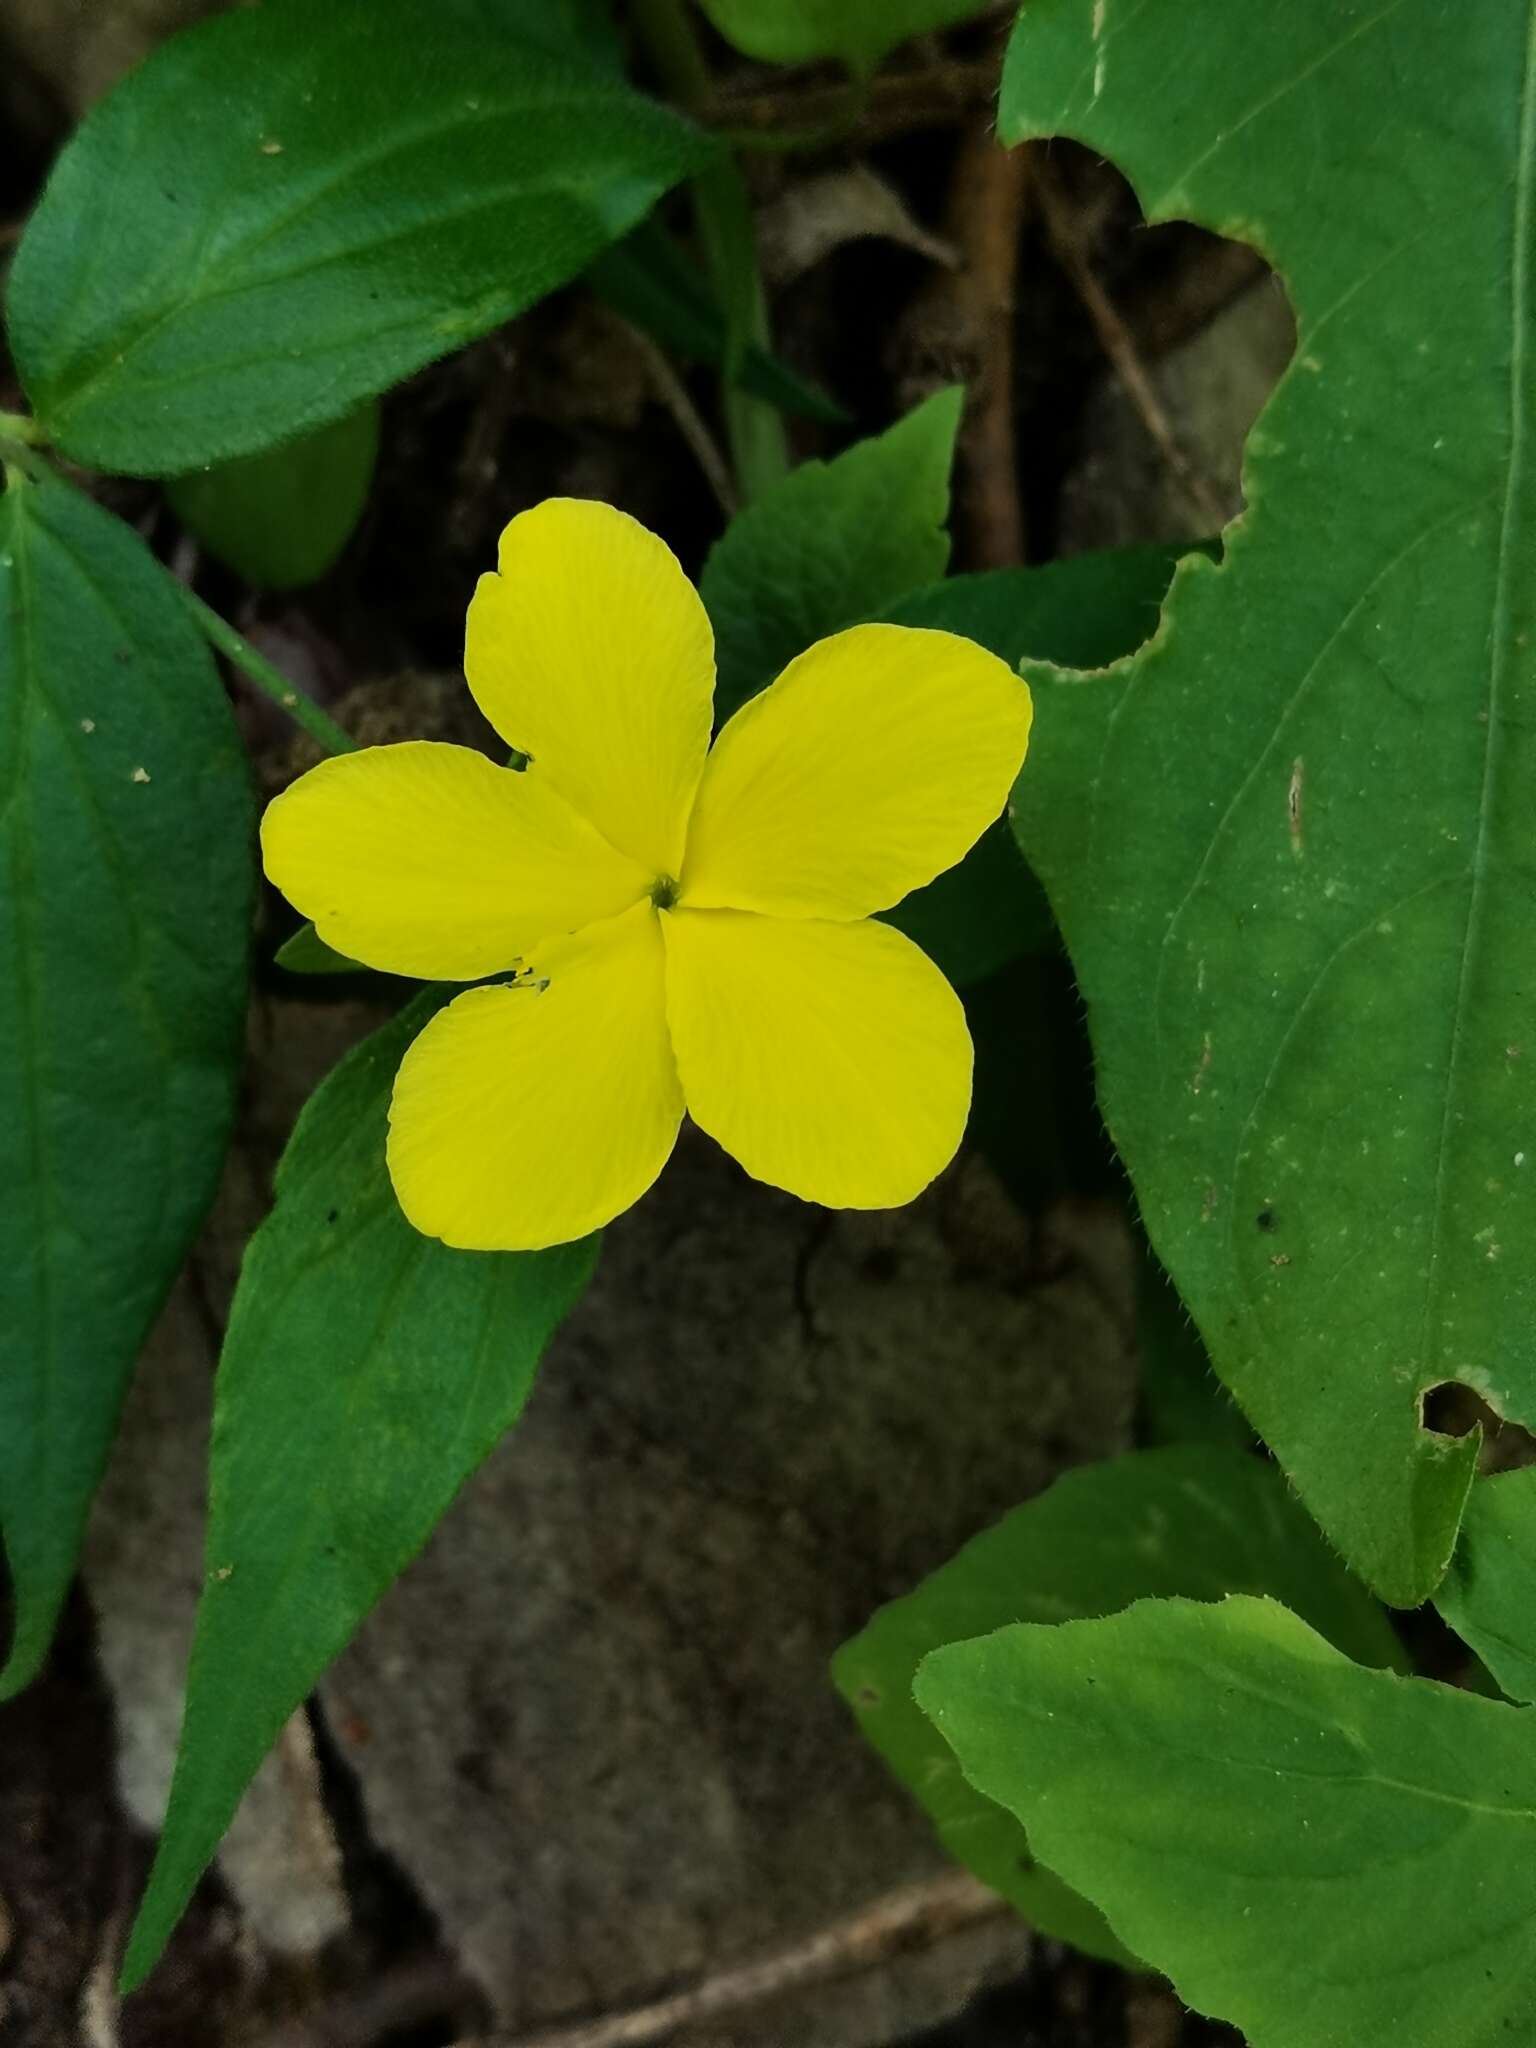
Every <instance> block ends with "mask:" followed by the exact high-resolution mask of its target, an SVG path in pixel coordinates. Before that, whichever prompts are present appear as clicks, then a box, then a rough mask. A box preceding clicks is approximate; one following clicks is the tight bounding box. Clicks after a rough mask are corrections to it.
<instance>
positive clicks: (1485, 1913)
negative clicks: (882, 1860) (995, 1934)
mask: <svg viewBox="0 0 1536 2048" xmlns="http://www.w3.org/2000/svg"><path fill="white" fill-rule="evenodd" d="M917 1697H918V1700H919V1702H920V1704H921V1705H922V1707H923V1708H924V1710H925V1711H926V1712H927V1713H929V1714H930V1715H932V1716H933V1718H934V1720H935V1722H936V1723H937V1725H938V1727H939V1728H940V1730H941V1731H942V1732H943V1734H944V1736H945V1738H946V1740H947V1741H948V1742H949V1743H950V1744H951V1746H952V1747H953V1749H954V1751H955V1754H956V1756H957V1757H958V1758H959V1761H960V1765H961V1768H962V1769H963V1770H964V1771H965V1773H966V1776H967V1777H968V1778H969V1779H970V1781H971V1782H972V1784H973V1785H974V1786H975V1787H976V1788H977V1789H978V1791H979V1792H981V1793H982V1794H984V1795H985V1796H986V1797H987V1798H989V1799H993V1800H995V1801H997V1803H998V1804H999V1805H1002V1806H1005V1807H1007V1808H1008V1810H1009V1811H1010V1812H1011V1813H1013V1814H1015V1815H1016V1816H1017V1818H1018V1819H1019V1820H1020V1821H1021V1822H1022V1823H1023V1824H1024V1825H1025V1826H1026V1827H1027V1828H1028V1829H1029V1834H1030V1840H1031V1841H1032V1842H1033V1843H1034V1845H1035V1848H1036V1849H1037V1850H1038V1852H1039V1853H1040V1854H1041V1855H1042V1856H1044V1857H1045V1858H1046V1860H1047V1861H1048V1862H1050V1863H1051V1864H1052V1865H1053V1866H1054V1867H1055V1868H1056V1869H1058V1870H1059V1871H1060V1872H1061V1873H1062V1875H1063V1876H1064V1877H1066V1878H1067V1879H1069V1880H1070V1881H1071V1882H1072V1883H1073V1884H1075V1885H1077V1886H1078V1887H1079V1888H1080V1889H1081V1890H1082V1891H1083V1892H1085V1893H1086V1894H1087V1895H1088V1896H1089V1897H1090V1898H1092V1899H1093V1900H1094V1901H1095V1902H1096V1904H1098V1905H1099V1906H1101V1907H1102V1908H1103V1910H1104V1912H1105V1914H1106V1915H1107V1916H1108V1919H1109V1921H1110V1924H1111V1925H1112V1926H1113V1927H1114V1929H1115V1931H1116V1933H1117V1934H1118V1935H1119V1936H1120V1937H1121V1939H1122V1940H1123V1941H1125V1942H1126V1943H1128V1944H1129V1946H1130V1947H1131V1948H1132V1949H1134V1950H1135V1952H1136V1953H1137V1954H1138V1955H1142V1956H1145V1957H1146V1958H1147V1959H1148V1960H1149V1961H1151V1962H1154V1963H1156V1964H1157V1965H1158V1967H1159V1968H1161V1969H1165V1970H1166V1971H1167V1972H1168V1974H1169V1975H1170V1976H1171V1977H1172V1979H1173V1981H1174V1984H1175V1986H1176V1987H1177V1989H1178V1991H1179V1993H1180V1995H1181V1996H1182V1997H1183V1998H1184V1999H1185V2000H1186V2001H1187V2002H1188V2003H1189V2004H1190V2005H1192V2006H1194V2007H1195V2009H1196V2010H1197V2011H1200V2012H1208V2013H1215V2014H1218V2015H1219V2016H1220V2017H1222V2018H1224V2019H1228V2020H1231V2021H1233V2022H1234V2023H1235V2024H1236V2025H1237V2026H1239V2027H1241V2028H1242V2030H1243V2034H1244V2037H1245V2038H1246V2039H1247V2040H1248V2041H1249V2042H1250V2043H1251V2044H1252V2048H1367V2044H1369V2048H1377V2044H1379V2043H1395V2044H1397V2048H1450V2044H1452V2043H1454V2044H1455V2048H1512V2044H1513V2043H1515V2042H1521V2041H1527V2040H1529V2039H1531V2037H1532V2034H1533V2030H1536V1969H1533V1967H1532V1961H1531V1947H1530V1940H1529V1936H1528V1933H1527V1930H1528V1929H1529V1927H1530V1925H1531V1923H1532V1917H1533V1915H1536V1750H1533V1747H1532V1743H1531V1715H1530V1713H1529V1712H1528V1711H1527V1710H1526V1709H1523V1708H1518V1707H1511V1706H1507V1705H1504V1704H1502V1703H1500V1702H1497V1701H1492V1700H1485V1699H1480V1698H1478V1697H1476V1696H1475V1695H1473V1694H1471V1693H1465V1692H1458V1691H1455V1690H1454V1689H1453V1688H1452V1687H1450V1686H1444V1685H1435V1684H1432V1683H1430V1682H1429V1681H1428V1680H1426V1679H1404V1678H1399V1677H1397V1676H1395V1675H1394V1674H1392V1673H1390V1672H1386V1671H1371V1670H1366V1669H1363V1668H1362V1667H1361V1666H1360V1665H1358V1664H1352V1663H1350V1661H1349V1659H1348V1658H1347V1657H1344V1656H1341V1655H1340V1654H1339V1652H1338V1651H1337V1650H1335V1649H1333V1648H1331V1647H1330V1645H1329V1644H1328V1643H1326V1642H1325V1641H1324V1640H1323V1638H1322V1637H1321V1636H1319V1635H1314V1633H1313V1632H1312V1630H1311V1629H1310V1628H1308V1627H1307V1625H1306V1624H1305V1623H1304V1622H1302V1621H1299V1620H1298V1619H1297V1618H1296V1616H1295V1615H1293V1614H1288V1613H1287V1612H1286V1610H1285V1609H1284V1608H1283V1607H1279V1606H1276V1605H1275V1604H1274V1603H1273V1602H1271V1601H1268V1600H1251V1599H1244V1598H1236V1599H1231V1600H1227V1601H1224V1602H1223V1603H1222V1604H1221V1605H1220V1606H1219V1607H1208V1606H1201V1605H1199V1604H1197V1603H1194V1602H1190V1601H1184V1600H1176V1601H1151V1600H1148V1601H1143V1602H1141V1603H1140V1604H1139V1605H1137V1606H1135V1607H1132V1608H1130V1609H1128V1610H1127V1611H1126V1612H1125V1613H1123V1614H1118V1615H1116V1616H1115V1617H1114V1618H1113V1619H1112V1620H1107V1621H1073V1622H1068V1623H1066V1624H1065V1625H1064V1626H1062V1627H1059V1628H1042V1627H1021V1628H1006V1629H1001V1630H999V1632H998V1633H997V1634H996V1635H992V1636H987V1637H985V1638H983V1639H982V1640H980V1641H977V1642H968V1643H956V1644H954V1645H952V1646H951V1647H950V1648H947V1649H942V1650H937V1651H935V1652H934V1653H933V1655H932V1656H930V1657H928V1658H927V1659H926V1660H925V1662H924V1664H923V1667H922V1669H921V1671H920V1672H919V1673H918V1679H917Z"/></svg>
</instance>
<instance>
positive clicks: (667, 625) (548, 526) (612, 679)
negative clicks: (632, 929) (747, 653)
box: [464, 498, 715, 877]
mask: <svg viewBox="0 0 1536 2048" xmlns="http://www.w3.org/2000/svg"><path fill="white" fill-rule="evenodd" d="M464 672H465V674H466V675H467V676H468V678H469V687H470V689H471V690H472V691H473V692H474V695H475V702H476V703H477V704H478V705H479V706H480V709H481V710H482V711H483V712H484V713H485V715H486V717H487V718H488V719H489V720H490V721H491V723H492V725H494V726H495V728H496V730H497V731H498V732H499V733H500V734H501V735H502V737H503V738H504V739H505V740H506V741H507V742H508V744H509V745H511V746H514V747H520V748H521V749H522V750H523V752H525V753H527V754H531V755H532V756H533V761H534V765H535V767H537V768H539V769H541V770H542V771H543V772H544V773H545V774H546V775H547V776H548V777H549V778H550V780H551V781H552V782H554V783H555V784H556V785H557V786H558V787H559V789H560V790H561V791H563V793H564V794H565V795H566V796H567V797H568V798H569V799H570V801H571V803H572V804H574V805H575V807H576V809H577V810H578V811H580V812H581V814H582V816H583V817H585V818H589V819H590V820H591V821H592V823H593V824H594V825H595V826H596V827H597V829H598V830H599V831H600V832H601V833H602V834H603V835H604V836H605V837H606V838H607V839H609V840H611V841H612V843H613V844H614V845H615V846H617V847H619V848H620V849H621V850H622V851H623V852H625V853H627V854H628V855H630V856H631V858H632V859H634V860H637V861H639V862H640V863H641V864H642V865H643V866H644V867H646V868H647V869H648V870H649V872H650V873H651V874H652V875H654V876H660V875H668V876H673V877H675V876H676V874H677V871H678V868H679V865H680V864H681V861H682V857H683V835H684V831H685V829H686V826H687V822H688V812H689V809H690V807H691V805H692V803H693V796H694V791H695V790H696V789H697V787H698V782H699V775H700V773H701V771H702V769H703V766H704V754H705V750H706V748H707V747H708V745H709V727H710V715H711V711H710V707H711V704H712V701H713V697H714V689H715V641H714V634H713V633H712V632H711V630H710V624H709V619H708V617H707V615H706V613H705V610H704V606H703V604H702V603H701V602H700V600H699V596H698V593H697V591H695V589H694V588H693V585H692V584H691V583H690V582H689V581H688V579H687V577H686V576H685V575H684V574H683V572H682V570H681V569H680V568H679V567H678V564H677V560H676V558H675V557H674V556H673V554H672V552H671V550H670V549H669V548H668V547H667V546H666V544H665V543H664V542H663V541H660V540H658V539H657V538H656V536H655V534H653V533H648V532H647V531H646V529H645V528H644V527H643V526H641V525H640V524H639V523H638V522H637V521H636V520H633V519H631V518H630V517H629V516H628V514H627V513H624V512H619V511H616V510H615V509H614V507H613V506H612V505H602V504H598V503H597V502H596V501H595V500H586V499H579V498H549V499H546V500H545V502H544V503H543V504H541V505H535V506H534V508H533V510H532V511H531V512H522V513H519V514H518V516H517V518H516V519H514V520H513V521H512V523H511V525H510V526H508V527H507V529H506V531H505V532H504V533H503V534H502V536H501V549H500V556H499V573H498V574H495V575H488V576H482V577H481V579H480V583H479V587H478V588H477V589H476V591H475V596H474V601H473V603H472V604H471V605H470V608H469V625H468V630H467V633H466V637H465V645H464Z"/></svg>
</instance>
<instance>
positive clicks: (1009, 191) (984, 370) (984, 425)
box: [949, 125, 1029, 569]
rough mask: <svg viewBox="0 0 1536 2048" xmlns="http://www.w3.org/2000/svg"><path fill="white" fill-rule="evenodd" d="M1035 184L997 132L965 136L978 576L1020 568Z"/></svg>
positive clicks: (967, 460) (967, 529) (969, 501)
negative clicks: (1022, 317) (1018, 403)
mask: <svg viewBox="0 0 1536 2048" xmlns="http://www.w3.org/2000/svg"><path fill="white" fill-rule="evenodd" d="M1028 183H1029V160H1028V158H1027V157H1026V155H1025V153H1024V151H1023V150H1007V149H1003V148H1002V147H1000V145H999V144H998V142H997V139H996V137H995V136H994V135H993V134H992V132H991V129H990V126H981V125H977V126H975V127H973V128H972V129H971V131H970V132H969V134H967V136H966V138H965V140H964V142H963V143H962V144H961V147H960V154H959V157H958V160H957V161H956V164H955V174H954V183H953V185H952V187H951V189H950V200H949V225H950V233H951V235H952V237H953V238H954V240H955V242H956V243H957V244H958V246H959V249H960V255H961V261H960V268H959V270H958V271H957V272H956V273H955V278H954V291H955V295H956V298H957V301H958V304H959V310H960V317H961V322H962V325H963V327H964V329H965V330H966V331H968V332H969V333H970V334H971V335H973V336H974V342H973V349H974V354H973V362H974V369H973V371H972V375H971V378H970V381H969V383H968V385H967V387H966V407H965V418H964V421H963V422H962V424H961V428H960V441H959V458H960V472H961V475H960V490H959V492H958V495H957V500H956V512H957V515H958V523H959V526H960V541H961V546H962V550H963V554H964V559H965V562H966V564H967V566H968V567H970V568H973V569H1005V568H1010V567H1012V566H1013V565H1014V564H1015V563H1018V562H1022V561H1023V559H1024V552H1025V532H1024V513H1023V508H1022V506H1021V504H1020V500H1019V465H1018V448H1017V444H1016V440H1015V434H1014V407H1013V345H1014V290H1015V286H1016V284H1017V282H1018V274H1019V232H1020V228H1021V226H1022V223H1023V217H1024V203H1025V195H1026V193H1027V190H1028Z"/></svg>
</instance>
